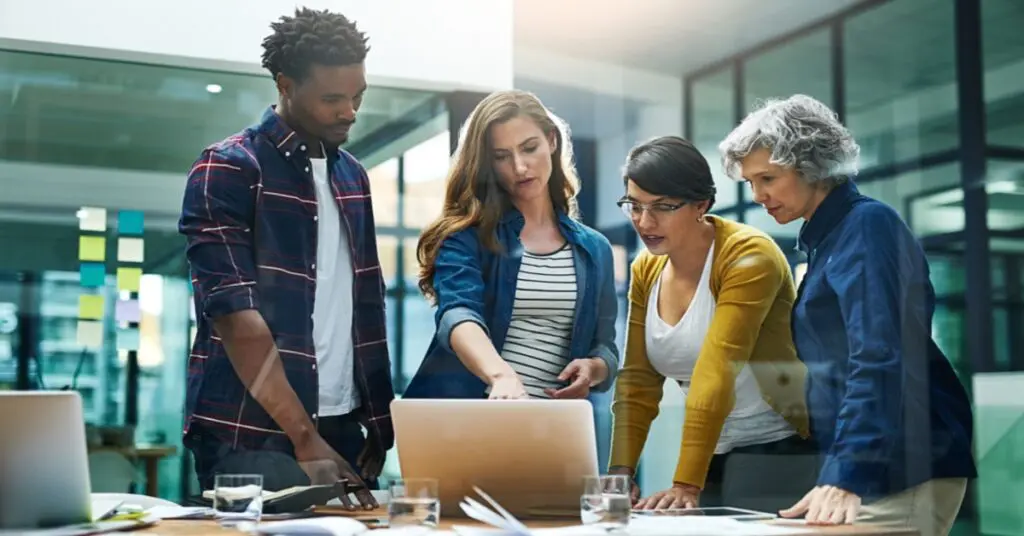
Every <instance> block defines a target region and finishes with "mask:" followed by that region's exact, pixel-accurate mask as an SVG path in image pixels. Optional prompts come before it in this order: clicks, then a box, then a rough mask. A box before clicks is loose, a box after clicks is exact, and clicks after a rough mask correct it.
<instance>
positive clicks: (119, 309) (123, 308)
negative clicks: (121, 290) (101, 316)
mask: <svg viewBox="0 0 1024 536" xmlns="http://www.w3.org/2000/svg"><path fill="white" fill-rule="evenodd" d="M114 318H115V319H116V320H117V321H118V322H138V321H139V320H141V319H142V311H141V310H140V309H139V300H118V301H117V305H116V306H115V307H114Z"/></svg>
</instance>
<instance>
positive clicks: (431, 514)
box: [388, 478, 441, 528]
mask: <svg viewBox="0 0 1024 536" xmlns="http://www.w3.org/2000/svg"><path fill="white" fill-rule="evenodd" d="M388 491H389V492H390V494H391V496H390V498H389V499H388V526H389V527H391V528H394V527H414V526H415V527H430V528H437V523H438V521H439V520H440V519H441V498H440V497H439V496H438V494H437V480H436V479H433V478H406V479H399V480H395V481H393V482H391V485H390V487H389V488H388Z"/></svg>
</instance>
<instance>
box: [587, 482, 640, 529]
mask: <svg viewBox="0 0 1024 536" xmlns="http://www.w3.org/2000/svg"><path fill="white" fill-rule="evenodd" d="M632 508H633V505H632V502H631V501H630V499H629V477H628V476H626V475H603V476H591V477H586V478H585V479H584V481H583V496H582V497H580V520H581V521H582V522H583V524H584V525H594V526H598V527H602V528H604V529H605V530H608V531H612V530H621V529H624V528H626V525H627V524H628V523H629V515H630V513H631V511H632Z"/></svg>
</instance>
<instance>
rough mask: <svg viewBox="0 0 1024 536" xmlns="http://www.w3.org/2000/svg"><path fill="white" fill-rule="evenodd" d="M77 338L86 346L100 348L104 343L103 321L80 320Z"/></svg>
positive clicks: (79, 342)
mask: <svg viewBox="0 0 1024 536" xmlns="http://www.w3.org/2000/svg"><path fill="white" fill-rule="evenodd" d="M76 339H77V342H78V344H80V345H82V346H84V347H86V348H99V347H100V346H102V345H103V322H96V321H95V320H79V321H78V333H77V337H76Z"/></svg>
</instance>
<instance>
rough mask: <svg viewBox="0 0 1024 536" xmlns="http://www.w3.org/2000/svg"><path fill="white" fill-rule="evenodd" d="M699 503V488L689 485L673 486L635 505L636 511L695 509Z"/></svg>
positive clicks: (678, 484) (677, 484)
mask: <svg viewBox="0 0 1024 536" xmlns="http://www.w3.org/2000/svg"><path fill="white" fill-rule="evenodd" d="M699 502H700V488H698V487H697V486H691V485H689V484H680V483H676V484H673V485H672V487H671V488H668V489H667V490H665V491H659V492H658V493H655V494H654V495H651V496H650V497H647V498H646V499H641V500H640V502H638V503H637V504H636V509H637V510H666V509H669V508H696V507H697V505H698V504H699Z"/></svg>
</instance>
